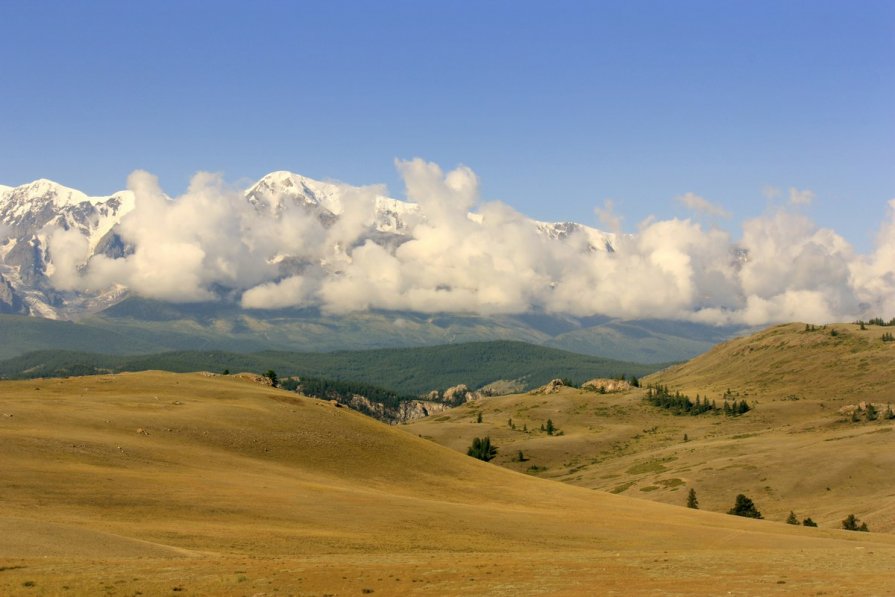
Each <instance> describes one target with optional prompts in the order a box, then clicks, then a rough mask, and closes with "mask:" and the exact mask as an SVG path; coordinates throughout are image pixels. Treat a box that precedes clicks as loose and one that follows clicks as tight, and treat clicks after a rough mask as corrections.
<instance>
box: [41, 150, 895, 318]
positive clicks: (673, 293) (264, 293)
mask: <svg viewBox="0 0 895 597" xmlns="http://www.w3.org/2000/svg"><path fill="white" fill-rule="evenodd" d="M397 168H398V170H399V172H400V174H401V176H402V177H403V180H404V183H405V186H406V191H407V198H408V200H409V201H411V202H414V203H416V204H417V205H418V210H414V211H411V212H408V213H406V214H405V215H404V217H405V219H406V222H405V223H406V229H405V230H404V232H403V234H402V235H395V234H391V235H389V234H381V233H380V234H377V233H375V226H374V223H375V217H376V214H375V211H374V205H375V201H376V197H377V196H378V195H380V194H381V193H382V189H381V188H377V187H361V188H358V187H352V186H349V185H339V189H340V191H341V195H340V200H341V203H342V205H343V210H342V213H341V215H340V217H339V218H338V219H337V220H336V221H335V222H334V223H333V222H332V221H330V222H325V221H323V220H321V218H319V217H318V215H319V214H318V213H315V212H314V210H312V209H308V208H307V207H306V206H301V205H297V204H296V205H286V208H285V209H283V210H282V211H281V212H278V214H277V215H276V216H274V215H272V214H271V213H270V212H269V211H264V210H258V209H256V208H255V206H253V205H252V204H251V203H249V202H248V201H247V200H246V198H245V196H244V193H243V191H242V190H240V189H234V188H231V187H227V186H226V185H224V184H223V183H222V181H221V180H220V178H219V177H216V176H214V175H210V174H206V173H200V174H197V175H196V176H195V177H194V178H193V180H192V183H191V185H190V187H189V189H188V191H187V192H186V193H185V194H184V195H182V196H180V197H177V198H174V199H170V198H168V197H167V196H166V195H165V194H164V192H163V191H162V189H161V188H160V187H159V185H158V181H157V180H156V178H155V177H153V176H152V175H151V174H149V173H146V172H142V171H138V172H134V173H133V174H132V175H131V176H130V178H129V180H128V188H130V189H131V190H132V191H133V192H134V194H135V198H136V207H135V209H134V211H132V212H130V213H129V214H127V215H126V216H125V217H124V218H123V220H122V221H121V223H120V226H119V230H118V234H119V236H120V237H121V239H122V240H123V241H124V242H125V243H127V244H128V245H129V246H131V247H132V248H133V250H132V252H130V253H129V254H127V255H126V256H124V257H119V258H112V257H108V256H105V255H100V254H97V255H92V256H91V255H90V254H89V253H88V246H87V241H86V240H85V239H84V238H83V237H81V236H80V235H79V234H78V233H77V232H74V231H67V232H66V231H62V230H58V231H56V232H55V233H54V234H53V235H52V236H51V239H50V249H51V253H52V255H53V256H54V273H53V275H52V281H53V283H54V284H55V285H56V286H57V287H58V288H61V289H70V290H82V291H86V290H92V291H98V290H101V289H104V288H108V287H110V286H113V285H116V284H117V285H122V286H125V287H127V288H129V289H131V290H132V291H133V292H135V293H137V294H140V295H142V296H146V297H149V298H155V299H161V300H167V301H175V302H189V301H209V300H221V299H226V300H237V301H239V302H240V303H241V304H242V306H243V307H245V308H252V309H278V308H285V307H306V306H314V307H319V308H321V309H323V310H324V311H327V312H331V313H346V312H354V311H364V310H368V309H386V310H411V311H418V312H430V313H435V312H451V313H479V314H496V313H524V312H529V311H540V312H548V313H562V314H571V315H577V316H588V315H595V314H600V315H609V316H615V317H623V318H645V317H659V318H673V319H686V320H691V321H700V322H705V323H713V324H727V323H745V324H750V325H759V324H764V323H769V322H774V321H788V320H802V321H812V322H826V321H834V320H850V319H854V318H857V317H866V316H867V315H881V316H885V317H891V316H892V315H895V200H892V201H890V202H889V204H888V205H887V206H886V216H885V221H884V223H883V225H882V226H881V229H880V232H879V237H878V239H877V243H876V247H875V249H874V251H873V252H872V253H871V254H868V255H859V254H856V253H855V252H854V250H853V249H852V247H851V246H850V245H849V244H848V243H847V242H846V241H845V240H844V239H843V238H842V237H840V236H839V235H837V234H836V233H835V232H834V231H832V230H829V229H822V228H818V227H817V226H816V225H815V224H814V223H813V222H812V221H811V220H810V219H809V218H807V217H806V216H805V215H803V214H801V213H800V212H798V211H795V210H796V209H797V207H798V206H799V205H804V204H805V203H807V202H809V201H810V200H811V199H812V198H813V193H811V191H808V190H802V191H799V190H796V189H791V190H790V204H791V205H793V206H794V207H793V208H792V209H793V210H790V209H789V208H787V207H777V208H774V209H773V210H772V211H770V212H769V213H767V214H765V215H764V216H762V217H759V218H756V219H752V220H749V221H746V222H744V223H743V225H742V235H741V238H740V239H738V240H735V239H733V238H731V236H730V235H729V234H728V233H727V232H724V231H722V230H718V229H716V228H711V227H705V226H704V225H702V224H700V223H699V222H697V221H695V220H692V219H670V220H657V219H654V218H651V219H648V220H646V221H644V222H642V223H641V224H640V225H639V227H638V229H637V230H636V232H634V233H631V234H612V233H608V234H607V235H606V237H607V238H608V239H609V240H610V241H611V244H612V248H613V249H614V250H612V251H607V250H602V247H596V248H597V249H599V250H595V242H594V234H597V233H596V232H595V231H593V230H590V231H588V230H587V229H586V228H583V227H577V228H576V227H572V228H569V229H568V230H567V233H566V234H565V235H563V237H562V238H556V237H555V235H549V234H544V233H543V232H542V231H539V229H538V226H537V224H536V223H535V222H532V221H531V220H529V219H528V218H526V217H525V216H524V215H522V214H520V213H519V212H517V211H515V210H513V209H512V208H511V207H509V206H508V205H505V204H503V203H500V202H493V201H482V200H480V198H479V196H478V180H477V178H476V175H475V174H474V173H473V172H472V170H470V169H468V168H465V167H460V168H457V169H454V170H451V171H449V172H444V171H443V170H442V169H441V168H440V167H439V166H437V165H436V164H432V163H428V162H425V161H423V160H420V159H414V160H409V161H398V162H397ZM677 199H678V201H680V202H682V203H683V204H684V205H686V206H688V207H689V208H690V209H692V210H694V211H696V212H697V213H702V214H708V215H712V216H719V217H728V216H729V213H728V212H727V211H726V210H725V209H724V208H723V207H721V206H720V205H717V204H714V203H711V202H709V201H707V200H705V199H703V198H702V197H699V196H698V195H695V194H692V193H688V194H687V195H684V196H682V197H679V198H677ZM595 212H596V213H597V214H598V215H599V216H600V217H601V218H602V220H603V222H605V223H606V224H609V225H610V226H612V227H613V228H614V230H613V232H618V227H620V225H621V219H620V218H619V216H618V215H616V213H615V211H614V206H613V205H612V204H611V203H607V204H605V205H604V206H603V207H601V208H597V209H596V210H595ZM597 244H599V243H597Z"/></svg>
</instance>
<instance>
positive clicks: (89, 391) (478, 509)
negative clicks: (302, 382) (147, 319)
mask: <svg viewBox="0 0 895 597" xmlns="http://www.w3.org/2000/svg"><path fill="white" fill-rule="evenodd" d="M0 390H2V391H0V415H2V416H0V443H2V445H3V446H4V459H3V483H2V485H0V488H2V500H0V528H3V529H4V532H3V533H2V534H0V558H2V559H3V567H2V570H0V592H2V593H4V594H32V593H33V594H73V595H87V594H97V593H101V594H110V595H134V594H168V593H171V594H174V593H178V594H215V595H245V594H271V593H274V592H276V593H280V594H314V595H320V594H347V595H353V594H373V593H375V594H385V595H404V594H439V595H452V594H478V595H506V594H513V595H535V594H543V593H552V594H559V595H563V594H565V595H573V594H582V593H592V592H593V591H595V590H598V591H599V592H601V593H604V594H625V595H637V594H644V595H645V594H656V592H663V593H670V592H677V593H683V594H689V595H699V594H703V595H708V594H717V593H718V592H719V591H723V592H729V593H732V594H759V593H760V594H781V593H786V594H794V593H795V594H816V593H817V592H818V591H830V590H831V589H832V590H834V591H835V592H837V593H839V594H857V593H861V594H868V587H871V590H870V591H869V593H870V594H873V593H877V594H884V593H886V592H889V590H890V589H891V588H892V586H893V584H892V582H891V580H890V579H888V575H887V574H886V572H885V571H886V570H889V569H891V568H892V567H893V565H895V540H893V539H892V538H891V537H889V536H886V535H882V534H877V533H871V534H865V533H848V532H845V531H836V530H827V529H823V528H821V529H805V528H796V527H792V526H788V525H784V524H778V523H774V522H770V521H754V520H746V519H742V518H738V517H733V516H727V515H719V514H714V513H711V512H702V511H693V510H688V509H685V508H680V507H674V506H669V505H665V504H659V503H653V502H650V501H645V500H638V499H631V498H628V497H625V496H615V495H611V494H607V493H603V492H598V491H596V492H595V491H590V490H586V489H582V488H579V487H574V486H571V485H569V484H561V483H554V482H550V481H546V480H542V479H537V478H533V477H531V476H527V475H522V474H518V473H516V472H513V471H509V470H505V469H503V468H501V467H497V466H493V465H491V464H486V463H482V462H480V461H477V460H475V459H472V458H469V457H467V456H464V455H461V454H457V453H456V452H454V451H452V450H449V449H446V448H443V447H441V446H438V445H436V444H435V443H433V442H430V441H426V440H424V439H421V438H419V437H417V436H416V435H414V434H411V433H407V432H406V431H404V430H403V429H402V428H396V427H389V426H386V425H382V424H380V423H377V422H376V421H373V420H371V419H369V418H366V417H363V416H361V415H358V414H356V413H353V412H350V411H348V410H347V409H344V408H336V407H334V406H332V405H331V404H329V403H326V402H323V401H316V400H310V399H306V398H302V397H300V396H296V395H294V394H289V393H286V392H281V391H278V390H274V389H272V388H269V387H266V386H263V385H258V384H255V383H252V382H251V381H248V380H246V379H242V378H240V377H237V376H229V377H221V376H205V375H200V374H188V375H182V374H172V373H162V372H144V373H130V374H121V375H114V376H111V375H110V376H95V377H87V378H69V379H39V380H28V381H16V382H10V381H6V382H0ZM871 583H873V584H871Z"/></svg>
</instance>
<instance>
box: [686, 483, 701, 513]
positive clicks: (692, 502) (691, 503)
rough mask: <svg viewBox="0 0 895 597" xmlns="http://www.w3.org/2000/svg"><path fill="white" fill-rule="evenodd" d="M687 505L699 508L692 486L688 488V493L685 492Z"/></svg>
mask: <svg viewBox="0 0 895 597" xmlns="http://www.w3.org/2000/svg"><path fill="white" fill-rule="evenodd" d="M687 507H688V508H693V509H694V510H698V509H699V500H698V499H696V490H695V489H693V488H692V487H691V488H690V493H688V494H687Z"/></svg>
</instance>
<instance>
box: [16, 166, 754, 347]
mask: <svg viewBox="0 0 895 597" xmlns="http://www.w3.org/2000/svg"><path fill="white" fill-rule="evenodd" d="M357 193H358V189H357V188H356V187H350V186H349V185H344V184H336V183H328V182H321V181H317V180H313V179H310V178H307V177H304V176H301V175H298V174H294V173H290V172H273V173H271V174H268V175H267V176H265V177H264V178H262V179H261V180H259V181H258V182H257V183H255V184H254V185H252V186H250V187H249V188H248V189H246V190H245V191H244V192H243V193H242V195H243V197H244V198H245V201H246V205H247V206H250V209H251V210H253V213H255V214H256V215H257V217H258V218H259V220H258V221H262V222H263V221H267V220H269V221H277V220H278V219H281V218H284V217H285V216H284V214H286V215H288V214H290V213H294V212H295V210H297V211H298V212H300V213H301V214H302V215H303V217H307V216H308V215H311V216H312V217H313V218H315V219H316V221H319V222H320V224H321V225H322V227H323V228H324V229H328V228H331V227H333V226H334V225H336V223H337V222H339V221H340V219H341V218H343V217H344V216H345V214H346V209H348V207H347V205H350V206H351V207H352V208H357V205H358V201H359V199H358V196H357ZM165 199H167V198H165ZM360 200H361V201H366V202H372V203H371V204H370V205H366V207H365V209H367V208H369V209H370V210H372V217H370V218H367V219H366V220H365V221H364V226H366V228H365V229H364V231H363V232H362V233H361V234H360V236H359V237H358V238H359V240H357V242H365V240H364V239H369V240H373V241H375V243H377V244H378V245H379V246H393V247H394V246H399V245H401V244H402V243H404V242H406V241H407V240H408V230H409V228H410V227H411V225H415V224H417V223H418V222H419V218H421V217H423V216H421V215H420V207H419V206H418V205H417V204H415V203H410V202H405V201H400V200H397V199H392V198H389V197H385V196H382V195H376V194H371V193H370V192H366V193H364V194H363V196H362V197H361V199H360ZM136 204H137V200H136V196H135V193H134V192H133V191H130V190H128V191H121V192H118V193H114V194H112V195H109V196H105V197H89V196H87V195H85V194H84V193H81V192H80V191H77V190H74V189H69V188H66V187H64V186H62V185H59V184H57V183H54V182H52V181H48V180H37V181H35V182H32V183H30V184H26V185H21V186H18V187H4V186H0V314H5V316H3V317H2V319H0V339H2V341H3V342H2V344H0V357H3V358H9V357H13V356H16V355H20V354H23V353H24V352H27V351H29V350H42V349H56V348H61V349H72V350H86V351H92V352H103V353H119V354H135V353H149V352H157V351H160V350H185V349H186V350H194V349H220V350H235V351H255V350H264V349H275V350H303V351H308V350H317V351H320V350H341V349H364V348H382V347H400V346H423V345H434V344H449V343H457V342H470V341H483V340H519V341H523V342H528V343H531V344H538V345H544V346H551V347H556V348H562V349H566V350H570V351H574V352H578V353H583V354H588V355H595V356H601V357H606V358H614V359H620V360H627V361H638V362H644V363H658V362H669V361H675V360H683V359H687V358H690V357H692V356H694V355H696V354H699V353H701V352H704V351H705V350H707V349H708V348H710V347H711V346H713V345H714V344H716V343H717V342H719V341H721V340H724V339H726V338H728V337H730V336H731V335H733V334H736V333H738V332H740V331H742V330H743V329H744V328H742V327H737V326H727V327H715V326H709V325H701V324H694V323H687V322H676V321H662V320H640V321H623V320H620V319H615V318H608V317H602V316H593V317H576V316H571V315H561V314H553V313H551V314H548V313H541V312H537V311H533V312H527V313H522V314H497V315H490V314H486V315H477V314H447V313H445V314H438V313H435V314H433V313H416V312H405V311H386V310H376V309H372V310H361V311H355V312H349V313H347V314H345V313H343V314H332V313H327V312H326V311H321V310H319V309H318V308H315V307H308V308H286V309H247V308H244V305H241V304H240V296H239V292H240V291H239V290H238V289H233V288H227V287H225V286H222V285H214V286H213V288H212V290H213V291H214V294H215V295H216V296H215V298H214V300H211V301H203V302H192V303H171V302H165V301H159V300H148V299H145V298H141V297H139V296H137V295H136V294H135V293H134V292H132V291H131V290H130V289H128V288H127V287H125V286H123V285H122V284H111V285H108V286H102V287H96V288H83V287H79V288H77V289H65V288H61V287H60V285H59V284H56V283H55V281H54V273H55V272H57V270H58V269H59V267H60V263H62V262H63V261H66V260H67V261H69V262H70V261H71V259H72V256H70V255H66V254H64V253H59V251H61V250H57V253H59V254H56V255H54V253H53V250H52V247H51V245H52V242H51V240H52V235H54V234H57V233H59V232H60V231H63V232H64V233H65V234H67V235H70V236H71V235H74V237H75V239H76V240H77V241H78V242H79V243H80V244H79V245H78V246H80V247H86V257H87V259H90V258H92V257H94V256H104V257H106V258H108V260H109V261H110V262H114V261H117V260H121V258H124V257H127V256H129V255H132V254H133V251H134V246H133V245H132V244H131V243H130V242H129V241H128V240H127V235H126V234H122V231H121V226H122V221H123V220H124V219H126V216H127V215H128V214H130V213H132V212H133V211H134V210H135V209H136ZM253 217H255V216H253ZM480 217H481V216H480V215H478V214H473V213H470V214H468V218H469V219H470V220H472V221H476V219H477V218H480ZM528 223H529V224H530V226H532V227H533V228H534V229H535V230H536V231H537V234H539V235H541V237H542V238H544V239H546V242H550V243H553V242H556V243H564V242H567V241H568V242H572V240H570V239H573V240H574V247H575V250H580V251H589V252H603V251H608V252H613V251H615V250H616V249H615V241H616V238H615V236H614V235H613V234H611V233H606V232H603V231H600V230H597V229H595V228H591V227H588V226H584V225H582V224H577V223H574V222H557V223H548V222H538V221H534V220H528ZM296 234H298V233H296ZM582 239H584V240H583V241H582ZM309 259H314V257H308V256H307V255H299V254H289V253H287V252H282V253H279V254H277V255H275V256H274V257H273V258H271V259H269V263H268V264H267V265H269V266H270V267H272V268H276V269H277V270H278V271H279V275H278V277H277V278H275V279H284V278H288V277H289V276H291V275H295V274H296V272H303V271H306V270H307V269H308V268H309V267H313V268H316V271H320V272H323V274H322V275H327V276H338V275H340V271H339V267H340V264H339V263H337V262H326V261H325V260H324V261H318V262H315V263H309V261H308V260H309ZM84 263H86V262H84ZM69 265H70V264H69ZM77 267H80V268H83V267H86V266H85V265H78V266H77ZM52 320H56V321H52Z"/></svg>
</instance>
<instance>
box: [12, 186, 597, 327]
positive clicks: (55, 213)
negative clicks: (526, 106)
mask: <svg viewBox="0 0 895 597" xmlns="http://www.w3.org/2000/svg"><path fill="white" fill-rule="evenodd" d="M244 195H245V198H246V200H247V201H248V203H249V204H250V205H252V206H253V207H254V209H255V210H256V211H257V212H258V213H259V214H261V215H262V216H265V217H270V218H272V219H277V218H280V217H282V215H283V213H284V212H285V211H286V210H290V209H293V208H298V209H301V210H304V211H305V212H307V213H310V214H313V215H314V216H315V217H316V218H317V219H318V220H319V221H320V222H321V224H322V225H323V226H324V227H325V228H329V227H331V226H332V225H333V224H335V223H336V222H337V221H338V220H339V219H340V218H341V217H343V216H344V215H345V213H346V209H356V208H357V207H358V206H359V205H360V206H362V207H364V208H365V209H371V211H372V221H371V222H370V225H369V229H368V234H367V237H368V238H375V239H377V242H383V241H384V242H385V243H387V244H392V245H395V244H401V243H402V242H404V241H405V240H407V239H408V238H409V235H410V234H411V233H412V225H413V224H414V223H415V222H417V221H419V220H420V219H421V218H422V219H425V218H424V216H423V215H422V214H421V213H420V212H421V210H420V208H419V206H418V205H417V204H415V203H410V202H406V201H401V200H398V199H394V198H391V197H386V196H383V195H381V194H378V193H375V192H372V191H370V189H362V188H358V187H352V186H350V185H346V184H341V183H331V182H323V181H318V180H314V179H311V178H308V177H305V176H302V175H300V174H295V173H292V172H286V171H278V172H272V173H270V174H268V175H267V176H265V177H263V178H262V179H260V180H259V181H258V182H257V183H255V184H254V185H252V186H251V187H250V188H249V189H247V190H246V191H245V193H244ZM359 202H367V203H365V204H361V203H359ZM370 203H372V205H370ZM135 208H136V199H135V196H134V193H133V192H131V191H120V192H117V193H114V194H112V195H110V196H106V197H91V196H88V195H86V194H84V193H82V192H80V191H78V190H75V189H70V188H68V187H65V186H63V185H60V184H58V183H55V182H52V181H49V180H45V179H41V180H36V181H34V182H32V183H29V184H25V185H21V186H18V187H9V186H0V313H19V314H29V315H36V316H40V317H46V318H52V319H57V318H70V317H76V316H78V315H80V314H82V313H84V312H89V311H94V310H98V309H102V308H104V307H107V306H109V305H111V304H114V303H115V302H117V301H119V300H121V299H122V298H124V297H125V296H127V294H128V293H127V289H126V288H123V287H120V286H117V287H112V288H102V289H95V290H92V291H91V292H73V291H60V290H58V289H57V288H56V287H54V285H53V284H52V283H51V276H52V275H53V272H54V256H53V254H52V251H51V249H50V246H49V239H50V237H51V236H52V234H53V233H54V232H56V231H59V230H62V231H75V232H77V233H79V234H80V235H81V236H82V237H83V239H85V240H86V244H87V258H88V259H89V258H90V257H92V256H94V255H105V256H107V257H109V258H112V259H116V258H120V257H122V256H125V255H127V254H128V253H129V251H131V250H132V247H129V246H128V243H127V242H126V241H125V240H124V239H122V237H121V236H119V234H118V232H119V225H120V223H121V221H122V219H123V218H124V217H125V216H127V214H129V213H131V212H133V211H134V210H135ZM470 219H471V220H473V221H480V216H479V215H478V214H470ZM531 224H532V225H533V226H535V228H536V229H537V230H538V231H539V232H540V233H541V234H543V235H545V236H546V237H548V238H550V239H552V240H555V241H557V242H564V241H565V240H567V239H568V238H569V237H570V236H572V235H573V234H583V235H584V236H585V238H586V239H587V245H588V250H590V251H612V250H613V244H614V236H613V235H612V234H607V233H604V232H602V231H599V230H597V229H594V228H590V227H588V226H584V225H581V224H577V223H574V222H560V223H549V222H536V221H531ZM276 262H277V263H282V267H283V268H286V267H292V268H293V270H292V271H287V270H286V269H283V275H288V274H290V273H294V268H295V262H296V260H294V259H291V258H290V256H289V255H279V256H278V257H277V259H276ZM288 264H291V265H288Z"/></svg>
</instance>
